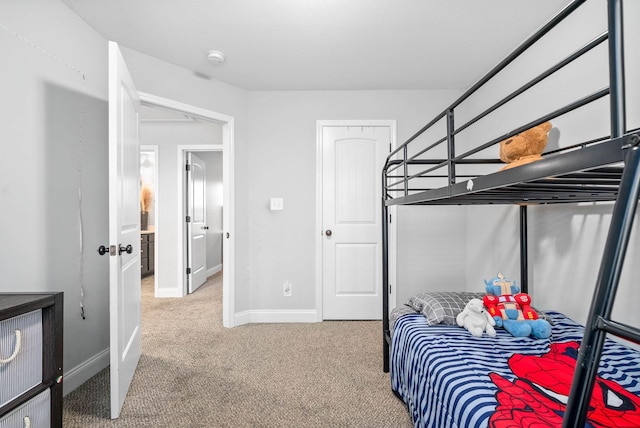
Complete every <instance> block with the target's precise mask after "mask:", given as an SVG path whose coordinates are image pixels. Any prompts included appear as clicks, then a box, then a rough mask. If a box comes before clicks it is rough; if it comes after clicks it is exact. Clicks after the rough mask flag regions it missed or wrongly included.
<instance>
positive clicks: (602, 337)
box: [382, 0, 640, 427]
mask: <svg viewBox="0 0 640 428" xmlns="http://www.w3.org/2000/svg"><path fill="white" fill-rule="evenodd" d="M594 1H595V0H594ZM592 2H593V1H592V0H574V1H571V2H569V3H568V4H567V5H566V6H565V7H564V8H563V9H562V10H560V11H559V12H558V13H556V14H555V15H554V16H553V17H552V18H550V19H549V20H548V21H547V22H546V23H545V24H543V25H542V26H541V27H540V28H539V30H538V31H536V32H535V33H534V34H533V35H531V36H530V37H529V38H528V39H527V40H525V42H524V43H522V44H521V45H520V46H519V47H517V48H516V49H515V50H514V51H513V52H511V53H510V54H509V55H508V56H507V57H506V58H505V59H503V60H502V61H501V62H500V63H499V64H497V65H496V66H495V67H494V68H493V69H492V70H491V71H490V72H489V73H487V74H486V75H485V76H484V77H482V78H481V79H480V80H478V81H477V83H475V84H474V85H473V86H472V87H471V88H470V89H469V90H467V91H466V92H465V93H463V94H462V95H461V96H460V97H459V98H458V99H457V100H456V101H454V102H453V103H452V104H451V105H450V106H449V107H448V108H446V109H445V110H444V111H442V112H441V113H440V114H439V115H438V116H436V117H435V118H434V119H433V120H431V121H430V122H428V123H427V124H426V125H425V126H424V127H422V128H421V129H420V130H419V131H418V132H416V133H415V134H414V135H413V136H411V137H410V138H409V139H408V140H407V141H406V142H404V143H403V144H402V145H400V146H399V147H398V148H396V149H395V150H394V151H393V152H392V153H391V154H390V155H389V156H388V158H387V161H386V164H385V166H384V168H383V171H382V195H383V197H382V218H383V222H382V224H383V227H382V249H383V250H382V253H383V254H382V278H383V323H382V324H383V326H382V329H383V331H382V333H383V355H384V356H383V370H384V371H385V372H389V371H390V370H391V372H392V389H393V391H394V392H395V393H396V395H398V396H399V397H400V398H401V399H403V400H404V401H405V403H406V404H407V406H408V407H409V411H410V413H411V415H412V418H413V420H414V423H415V424H416V426H422V424H423V423H424V424H425V425H430V426H436V427H440V426H475V425H474V423H476V422H473V423H471V422H469V421H471V420H474V421H475V419H473V415H474V414H475V413H476V412H478V411H480V410H478V409H484V411H485V412H486V410H487V409H486V407H483V406H482V405H477V403H475V404H474V403H470V404H468V405H467V404H466V403H465V402H463V401H461V400H463V399H462V398H461V397H462V395H464V394H467V395H473V396H474V398H478V396H482V395H483V394H485V395H486V396H487V399H488V400H489V402H490V404H489V410H490V412H489V413H491V412H494V410H495V409H496V408H497V403H496V402H495V401H494V402H493V403H492V404H491V400H495V397H496V396H497V393H498V389H497V387H495V382H493V383H492V382H487V379H486V377H485V378H484V379H483V380H481V381H478V382H477V383H479V384H482V385H481V386H478V388H479V389H473V390H467V391H466V392H464V393H462V392H461V393H460V395H456V394H457V392H456V388H457V387H455V386H454V384H460V385H470V384H473V385H475V384H474V383H473V382H474V380H473V379H472V378H468V379H467V378H465V377H464V376H465V375H464V374H462V375H457V374H455V373H454V374H451V375H450V376H452V378H447V376H449V374H447V373H444V374H443V373H442V372H432V373H431V372H427V371H429V370H432V368H434V367H441V366H446V364H447V362H451V361H456V362H455V363H453V364H455V365H463V364H469V363H468V362H467V363H465V362H459V361H458V360H453V358H457V357H454V356H453V355H449V354H448V353H447V351H451V350H455V352H453V353H454V354H456V355H462V354H465V353H467V354H469V355H468V356H467V357H468V358H470V359H472V360H474V363H473V364H475V363H478V362H480V363H479V364H480V365H473V364H471V365H473V367H472V369H471V371H473V372H476V373H477V372H480V373H484V374H485V375H486V373H487V372H488V371H491V370H492V367H493V368H495V367H498V368H497V369H495V370H496V371H497V372H499V373H501V372H500V368H501V367H502V368H505V367H506V366H507V365H508V364H509V362H508V361H507V360H506V359H505V360H503V361H497V362H496V361H495V360H493V359H490V358H489V357H487V359H488V361H491V364H490V365H485V366H483V365H482V360H483V356H482V355H483V354H482V352H483V351H482V349H481V348H482V347H481V346H480V347H478V346H477V345H478V343H479V342H478V341H475V342H471V343H469V342H465V341H464V340H462V339H461V337H462V336H465V337H466V338H469V337H470V335H469V334H468V333H467V331H466V330H464V329H461V328H459V327H457V326H450V325H442V324H440V325H438V326H435V328H434V326H432V325H429V323H425V317H424V316H423V313H420V309H421V308H420V307H418V308H406V307H405V308H404V309H401V308H399V309H400V313H397V312H392V311H390V307H389V295H390V294H389V292H390V288H389V287H390V284H389V210H390V208H391V207H393V206H401V205H427V206H432V205H474V204H480V205H487V204H515V205H518V206H519V213H520V214H519V224H520V264H521V267H520V268H521V272H520V274H521V278H520V285H521V288H522V291H524V292H527V289H528V287H529V284H528V254H527V206H530V205H536V204H560V203H572V204H575V203H577V202H600V201H615V203H614V204H613V212H612V217H611V223H610V229H609V232H608V236H607V239H606V243H605V248H604V250H603V255H602V260H601V265H600V270H599V274H598V277H597V279H596V284H595V291H594V295H593V299H592V302H591V306H590V310H589V315H588V318H587V322H586V324H585V326H580V325H577V324H576V323H574V322H573V321H572V320H570V319H568V318H567V317H566V316H564V315H562V314H560V313H551V314H550V317H551V320H552V324H553V327H552V329H553V330H552V338H553V341H550V340H546V341H545V340H542V339H540V340H538V339H531V338H527V339H526V340H528V342H527V343H526V344H524V343H523V342H522V341H523V340H524V339H523V338H513V337H511V336H510V335H508V334H507V333H506V332H504V331H500V330H499V331H498V335H497V337H496V338H495V339H491V340H492V342H490V343H491V345H490V346H489V347H488V348H490V349H488V350H486V352H488V353H490V352H491V350H495V349H498V348H499V349H501V351H504V352H502V354H504V355H507V356H509V355H513V354H517V353H519V352H520V351H519V350H521V349H524V348H526V351H523V352H522V353H523V354H524V355H525V356H541V355H543V354H544V355H547V354H548V353H550V352H552V351H553V352H559V353H562V354H563V355H567V354H571V353H574V354H575V355H574V356H575V360H574V361H576V363H575V370H573V372H572V373H571V370H570V374H569V384H570V389H569V394H568V401H567V402H566V408H564V407H561V408H558V409H552V410H551V411H552V413H554V414H555V417H559V418H560V419H561V420H562V421H563V422H562V424H563V426H564V427H584V426H585V422H587V421H589V423H592V420H591V419H589V420H587V413H588V411H590V408H589V406H590V400H591V399H592V394H593V392H594V391H598V392H599V393H603V385H605V383H606V382H608V381H603V378H602V377H601V376H600V374H599V373H598V370H599V367H601V368H602V367H603V366H604V367H613V368H612V369H611V370H612V371H615V372H616V373H617V374H618V375H619V376H618V377H616V376H611V377H609V379H611V378H615V379H614V381H615V382H618V385H623V387H626V388H627V392H629V391H630V396H629V397H626V398H622V399H621V400H622V401H621V403H624V405H625V406H626V407H625V408H627V409H631V408H632V407H633V406H635V407H633V408H634V409H635V410H633V412H636V413H638V412H640V406H638V403H639V402H640V370H639V369H638V366H639V363H640V353H638V352H637V351H634V350H633V349H630V348H628V347H624V346H622V345H620V344H618V343H617V342H613V341H612V340H611V339H609V338H607V334H611V335H614V336H618V337H621V338H624V339H626V340H629V341H631V342H634V343H636V344H640V329H638V328H636V327H634V326H630V325H627V324H624V323H621V322H618V321H614V320H612V319H611V314H612V309H613V304H614V300H615V294H616V290H617V287H618V283H619V280H620V272H621V270H622V265H623V261H624V256H625V253H626V248H627V244H628V241H629V236H630V233H631V227H632V224H633V218H634V216H635V212H636V207H637V202H638V196H639V194H640V151H639V150H640V132H638V130H637V129H633V130H628V129H627V124H626V120H627V118H626V111H625V75H624V74H625V73H624V70H625V68H624V44H623V1H622V0H608V1H607V3H606V9H607V11H606V18H604V19H603V21H606V22H605V24H603V25H604V27H606V31H605V32H604V33H602V34H600V35H598V36H597V37H595V38H593V39H591V40H589V41H588V42H586V43H585V44H583V45H580V46H579V47H578V48H577V49H575V48H573V49H575V50H572V51H570V53H569V54H568V55H566V56H565V57H564V58H563V59H561V60H559V61H558V62H557V63H555V64H554V65H552V66H551V67H549V68H548V69H546V70H544V71H542V72H540V74H538V75H536V76H534V77H533V78H531V79H530V80H528V81H526V82H524V83H523V84H521V86H518V87H517V88H515V89H513V90H511V91H510V92H509V93H508V94H507V95H504V96H502V97H501V98H500V99H498V100H497V101H496V102H495V103H494V104H492V105H490V106H486V107H483V109H481V111H479V112H477V113H474V114H473V115H468V114H467V117H466V118H465V120H464V121H463V122H462V123H461V124H458V123H457V122H459V120H457V119H459V115H456V114H457V113H458V112H459V111H461V110H464V107H465V105H466V104H468V103H469V102H470V101H469V100H470V99H472V97H473V96H474V94H477V93H478V92H481V91H483V90H484V89H485V88H486V87H487V86H491V82H493V81H494V80H495V78H496V76H498V75H499V74H500V73H501V72H503V70H505V69H506V68H507V67H508V66H510V64H513V63H514V61H516V60H518V59H519V58H520V57H521V56H522V55H524V54H525V53H526V52H527V51H528V50H530V49H533V47H534V46H536V44H537V43H539V41H540V40H541V39H543V38H544V37H546V36H547V35H548V34H549V33H550V32H551V31H552V30H554V29H556V28H558V27H560V26H561V25H562V24H563V23H564V22H566V21H567V20H569V19H573V18H572V17H573V16H575V14H576V13H577V11H580V9H581V7H583V6H584V4H585V3H592ZM598 47H600V48H602V49H606V50H605V55H604V57H605V58H606V62H607V65H606V68H607V70H608V76H607V78H606V79H607V82H606V87H604V88H602V89H598V90H595V91H593V92H591V93H588V94H584V95H581V96H579V97H577V98H575V99H573V100H571V101H570V102H568V103H566V104H564V105H562V106H560V107H558V108H555V109H553V110H552V111H548V112H546V113H544V114H542V115H540V116H539V117H535V118H530V119H528V120H526V121H525V122H523V123H521V124H520V125H519V126H515V127H514V128H513V129H512V130H511V131H509V132H506V133H504V134H502V135H497V136H493V137H489V138H487V139H485V140H482V141H483V142H482V143H480V144H476V145H475V146H473V147H464V148H462V149H461V147H460V145H459V144H458V138H459V137H460V135H461V133H462V132H463V131H465V130H468V128H470V127H472V126H474V125H476V124H478V123H480V122H481V121H483V120H485V119H487V118H488V117H490V116H491V115H492V114H493V113H494V112H496V111H499V110H505V109H506V108H509V106H510V105H511V104H512V102H513V101H514V100H516V99H518V98H519V97H522V96H523V95H524V94H527V93H528V92H529V91H531V89H532V88H535V87H536V86H537V85H540V84H541V82H544V81H545V80H546V79H548V78H549V77H550V76H552V75H554V74H555V73H557V72H559V71H560V70H563V69H566V68H567V67H569V66H570V65H571V64H573V63H574V61H576V60H578V59H580V58H582V57H584V56H585V55H588V54H589V53H590V52H592V51H593V50H594V49H597V48H598ZM597 102H605V105H606V110H607V112H608V115H609V118H608V122H609V129H610V131H607V132H610V134H609V135H604V136H603V135H592V136H589V138H584V137H582V139H581V140H580V141H578V142H576V143H575V144H570V145H567V146H564V147H561V148H557V149H553V150H549V151H547V152H545V153H544V154H543V158H542V159H541V160H538V161H536V162H533V163H529V164H526V165H523V166H519V167H516V168H511V169H507V170H503V171H499V170H498V169H499V164H500V161H499V159H497V152H498V150H497V145H498V144H499V142H500V141H503V140H505V139H507V138H510V137H512V136H514V135H516V134H518V133H520V132H522V131H524V130H527V129H529V128H531V127H533V126H536V125H538V124H541V123H543V122H546V121H552V122H555V121H556V120H558V119H559V118H561V117H563V116H564V115H568V114H573V113H574V112H576V111H578V110H580V109H585V108H589V106H590V105H593V104H594V103H597ZM438 124H439V125H438ZM442 124H444V125H442ZM436 125H438V126H443V127H444V132H443V134H444V136H441V135H442V134H438V132H434V131H433V129H434V128H436ZM434 135H435V137H434ZM492 150H493V152H491V151H492ZM487 153H495V155H493V156H487V155H486V154H487ZM474 168H476V169H475V170H474ZM477 171H487V172H483V173H479V172H477ZM433 183H436V184H435V185H434V184H433ZM466 297H468V296H466ZM390 314H391V317H390ZM410 335H414V336H416V337H415V338H410V337H409V336H410ZM412 340H413V341H414V342H413V344H411V343H410V342H411V341H412ZM568 343H571V344H572V345H571V346H572V351H571V352H569V351H568V350H566V349H565V350H564V351H558V349H557V347H559V346H569V345H567V344H568ZM573 344H575V346H574V345H573ZM578 344H579V347H578ZM409 347H414V348H415V349H416V351H415V354H412V355H409V354H410V353H409V352H408V351H407V349H408V348H409ZM472 347H474V349H473V350H470V349H471V348H472ZM405 354H406V355H405ZM493 357H494V356H492V358H493ZM409 358H411V360H409ZM621 361H623V362H624V361H626V363H622V364H620V362H621ZM569 365H571V364H569ZM634 367H635V369H634ZM410 369H411V370H414V371H415V370H417V371H419V372H420V374H418V373H414V377H418V376H422V378H421V379H418V380H415V379H414V384H409V383H407V382H408V380H407V379H403V376H404V377H405V378H407V377H411V375H410V374H407V373H409V370H410ZM628 369H632V370H631V372H630V373H629V372H628V371H627V370H628ZM403 370H404V372H403ZM609 374H610V373H609ZM500 377H502V378H503V379H505V378H506V377H507V375H504V376H503V375H500ZM604 377H607V375H604ZM456 379H457V381H456ZM460 379H464V381H460ZM403 382H404V383H403ZM516 383H517V382H515V381H514V383H513V384H511V386H515V385H516ZM487 384H488V385H489V389H488V390H485V389H482V388H484V387H485V386H486V385H487ZM474 388H475V386H474ZM458 389H459V388H458ZM605 389H606V388H605ZM454 399H455V400H459V401H457V402H456V403H453V404H452V405H453V406H457V407H458V412H461V413H462V412H464V413H465V415H464V417H465V418H466V419H464V420H465V421H466V422H465V423H464V424H462V423H460V422H456V421H454V420H453V418H454V417H457V415H453V416H452V415H450V414H449V415H446V414H444V413H446V411H445V410H442V408H443V407H445V404H446V403H447V402H448V401H451V400H454ZM425 402H426V403H425ZM428 402H432V403H431V404H429V403H428ZM421 406H423V407H424V406H427V407H428V406H431V407H430V408H429V409H427V410H426V411H428V412H431V413H428V414H427V413H425V415H419V414H418V413H420V412H421V411H423V410H425V409H422V408H421ZM465 406H466V407H465ZM591 410H593V409H591ZM426 411H425V412H426ZM536 411H542V410H541V409H538V410H536ZM534 413H535V412H534ZM529 414H531V409H529ZM631 414H632V412H631V411H630V412H629V413H627V414H626V417H627V420H629V419H628V417H629V415H631ZM435 415H438V416H437V417H438V418H441V419H436V416H435ZM521 416H522V415H521ZM420 417H424V418H427V419H425V420H430V422H428V423H427V422H424V421H421V420H420V419H419V418H420ZM634 417H637V415H636V416H634ZM428 418H431V419H428ZM623 419H624V418H623ZM619 420H622V419H619ZM634 420H635V421H637V419H634ZM443 421H446V422H443ZM482 423H484V424H485V425H484V426H486V423H487V422H486V419H485V420H484V422H482ZM523 423H524V422H523ZM627 423H628V422H627ZM632 423H638V422H632ZM609 424H615V425H617V426H625V425H623V424H618V423H617V422H616V419H611V420H609ZM638 425H640V423H638ZM638 425H630V426H638ZM479 426H483V425H479ZM492 426H520V425H518V424H514V425H506V424H505V425H500V424H499V423H496V424H495V425H492ZM551 426H557V425H553V424H551ZM587 426H607V423H606V422H605V423H603V424H601V425H598V424H594V425H587Z"/></svg>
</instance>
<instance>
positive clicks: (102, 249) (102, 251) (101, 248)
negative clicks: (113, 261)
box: [98, 245, 109, 256]
mask: <svg viewBox="0 0 640 428" xmlns="http://www.w3.org/2000/svg"><path fill="white" fill-rule="evenodd" d="M108 252H109V248H108V247H106V246H104V245H100V246H99V247H98V254H100V255H101V256H104V255H105V254H107V253H108Z"/></svg>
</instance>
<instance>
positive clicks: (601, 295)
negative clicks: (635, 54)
mask: <svg viewBox="0 0 640 428" xmlns="http://www.w3.org/2000/svg"><path fill="white" fill-rule="evenodd" d="M608 15H609V68H610V70H611V71H610V77H609V78H610V85H611V86H610V87H611V93H610V107H611V137H612V138H618V137H622V136H623V135H624V133H625V129H626V124H625V104H624V61H623V40H622V32H623V28H622V0H609V1H608ZM623 148H624V149H626V150H627V154H626V159H625V167H624V171H623V175H622V180H621V182H620V188H619V191H618V196H617V199H616V203H615V205H614V208H613V214H612V217H611V224H610V226H609V233H608V235H607V240H606V243H605V248H604V253H603V256H602V262H601V264H600V271H599V273H598V278H597V282H596V287H595V291H594V295H593V300H592V301H591V307H590V309H589V317H588V320H587V322H586V325H585V334H584V337H583V339H582V343H581V345H580V351H579V353H578V361H577V364H576V369H575V373H574V377H573V382H572V384H571V391H570V393H569V401H568V403H567V408H566V412H565V415H564V418H563V427H564V428H569V427H584V425H585V421H586V415H587V411H588V409H589V402H590V401H591V395H592V393H593V389H594V383H595V380H596V375H597V372H598V365H599V364H600V357H601V354H602V349H603V346H604V342H605V339H606V335H607V334H608V333H609V334H613V335H615V336H618V337H622V338H624V339H627V340H631V341H633V342H635V343H638V344H640V329H639V328H637V327H633V326H629V325H626V324H623V323H620V322H616V321H613V320H611V312H612V309H613V304H614V301H615V295H616V291H617V288H618V284H619V281H620V274H621V272H622V266H623V262H624V258H625V253H626V250H627V246H628V243H629V236H630V234H631V228H632V226H633V220H634V216H635V213H636V209H637V206H638V197H639V196H640V136H639V135H638V134H631V135H627V136H625V145H624V147H623Z"/></svg>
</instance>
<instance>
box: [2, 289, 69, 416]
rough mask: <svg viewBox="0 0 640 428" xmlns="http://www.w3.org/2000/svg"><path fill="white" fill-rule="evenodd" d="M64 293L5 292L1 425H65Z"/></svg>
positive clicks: (3, 297) (3, 306)
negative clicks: (63, 372) (63, 402)
mask: <svg viewBox="0 0 640 428" xmlns="http://www.w3.org/2000/svg"><path fill="white" fill-rule="evenodd" d="M62 319H63V293H20V294H18V293H0V428H23V427H34V428H35V427H53V428H59V427H62V332H63V322H62Z"/></svg>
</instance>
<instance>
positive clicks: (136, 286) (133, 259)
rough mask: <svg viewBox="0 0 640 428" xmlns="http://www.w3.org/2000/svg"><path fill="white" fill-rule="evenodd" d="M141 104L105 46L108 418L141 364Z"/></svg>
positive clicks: (114, 51)
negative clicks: (107, 84) (106, 82)
mask: <svg viewBox="0 0 640 428" xmlns="http://www.w3.org/2000/svg"><path fill="white" fill-rule="evenodd" d="M139 105H140V100H139V97H138V92H137V91H136V89H135V87H134V86H133V80H132V79H131V76H130V74H129V71H128V70H127V66H126V64H125V62H124V58H123V57H122V54H121V53H120V49H119V48H118V45H117V43H114V42H109V243H110V246H109V254H110V257H109V311H110V313H109V316H110V341H111V344H110V347H111V349H110V352H111V360H110V361H111V368H110V371H111V418H113V419H115V418H117V417H118V416H119V415H120V410H121V409H122V405H123V404H124V399H125V397H126V395H127V392H128V391H129V385H130V384H131V380H132V379H133V374H134V372H135V370H136V366H137V365H138V360H139V359H140V353H141V350H142V346H141V336H140V161H139V152H140V145H139V142H138V123H139V122H138V108H139Z"/></svg>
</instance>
